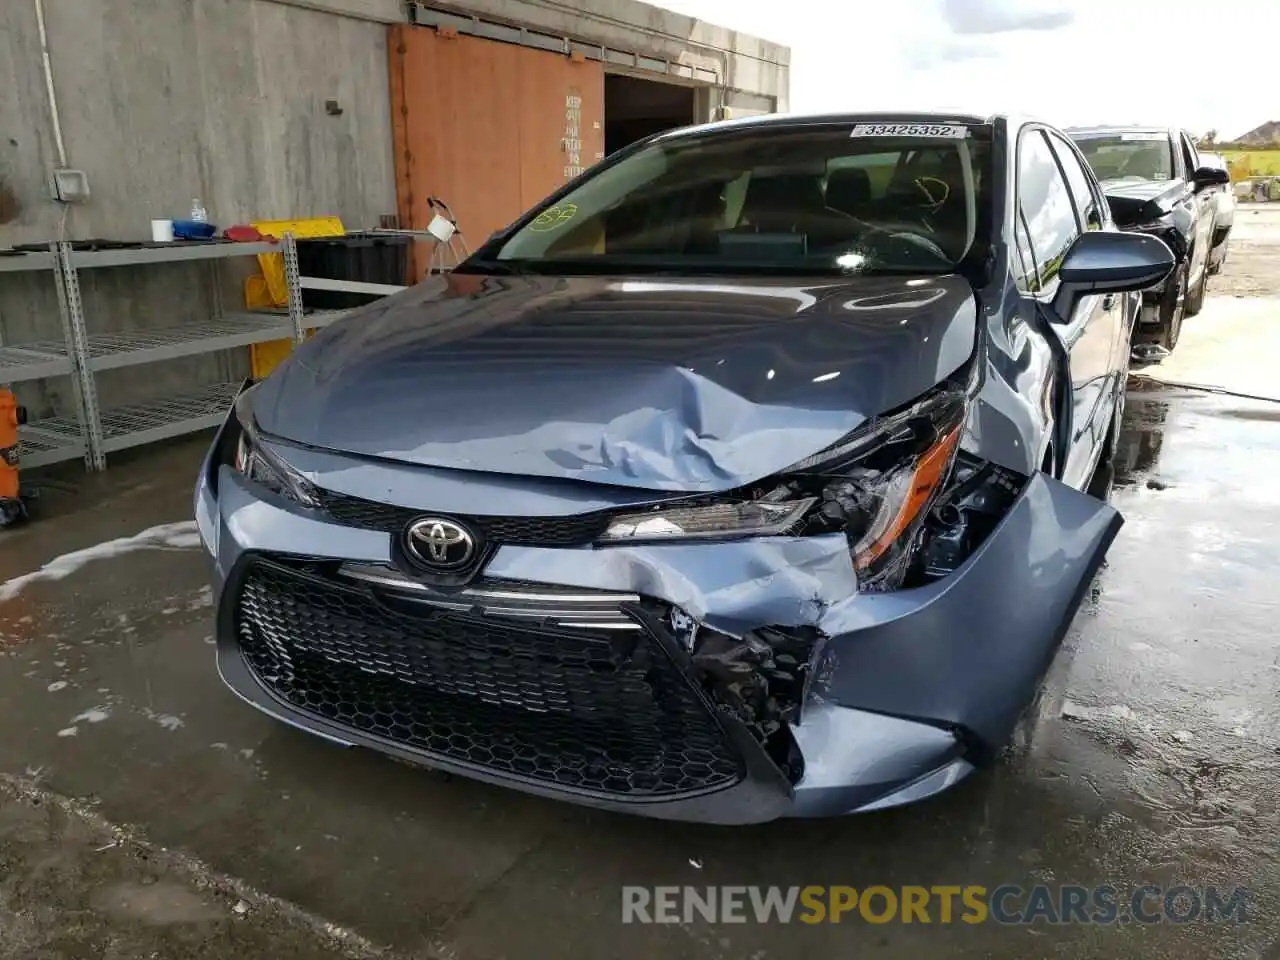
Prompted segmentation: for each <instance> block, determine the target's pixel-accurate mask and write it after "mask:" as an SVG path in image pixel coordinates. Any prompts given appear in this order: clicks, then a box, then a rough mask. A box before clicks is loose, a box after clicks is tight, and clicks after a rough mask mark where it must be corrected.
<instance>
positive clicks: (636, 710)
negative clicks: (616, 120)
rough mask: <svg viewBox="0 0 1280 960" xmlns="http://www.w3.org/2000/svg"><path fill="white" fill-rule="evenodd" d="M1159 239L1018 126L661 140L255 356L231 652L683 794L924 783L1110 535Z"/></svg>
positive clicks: (733, 804) (473, 760) (368, 743)
mask: <svg viewBox="0 0 1280 960" xmlns="http://www.w3.org/2000/svg"><path fill="white" fill-rule="evenodd" d="M463 213H464V217H465V211H464V212H463ZM1172 265H1173V257H1172V255H1171V253H1170V251H1169V249H1168V248H1167V247H1166V246H1165V245H1164V244H1163V243H1162V242H1161V241H1160V240H1159V239H1157V238H1154V237H1151V236H1145V235H1141V234H1126V233H1122V232H1119V231H1117V230H1116V229H1115V227H1114V225H1113V224H1112V222H1111V217H1110V213H1109V211H1108V208H1107V203H1106V200H1105V199H1104V198H1103V196H1102V194H1101V193H1100V191H1099V189H1098V184H1097V182H1096V181H1095V180H1094V177H1093V175H1092V173H1091V172H1090V170H1089V167H1088V166H1087V164H1086V163H1085V162H1084V161H1083V159H1082V158H1081V156H1080V154H1079V152H1078V151H1077V149H1076V148H1075V147H1074V146H1073V145H1072V143H1071V142H1070V141H1069V140H1068V139H1067V138H1066V137H1064V136H1063V135H1062V134H1061V133H1060V132H1058V131H1057V130H1055V129H1053V128H1051V127H1048V126H1045V125H1043V124H1039V123H1034V122H1030V121H1025V120H1019V119H1013V118H1008V117H992V118H984V117H976V116H934V115H909V116H903V115H841V116H822V117H807V118H805V117H802V118H792V117H770V118H762V119H755V120H749V121H731V122H728V123H723V124H715V125H710V126H705V127H696V128H690V129H687V130H682V131H676V132H672V133H667V134H662V135H659V136H657V137H654V138H651V139H649V140H647V141H644V142H642V143H640V144H637V145H635V146H633V147H630V148H628V149H626V150H624V151H622V152H620V153H618V154H617V155H615V156H613V157H610V158H609V160H608V161H606V162H604V163H601V164H599V165H597V166H596V167H595V168H594V169H592V170H590V171H588V172H587V173H586V174H584V175H583V176H581V177H579V178H578V179H576V180H574V181H573V182H572V183H570V184H568V185H567V186H565V187H564V188H563V189H562V190H560V191H559V192H558V193H556V194H555V195H553V196H552V197H550V198H549V199H548V200H546V201H545V202H544V203H542V204H541V205H540V206H538V207H537V208H535V209H533V210H531V211H530V212H529V213H528V214H527V215H525V216H523V217H521V218H520V219H519V220H518V221H516V222H515V223H513V224H512V225H511V226H510V227H508V228H506V229H505V230H503V231H502V232H500V233H499V234H497V235H495V236H494V237H492V238H491V239H490V240H489V241H488V242H487V243H486V244H485V245H484V246H483V247H482V248H481V249H479V250H478V251H477V252H476V253H475V254H474V255H473V256H472V257H470V258H469V259H468V260H467V261H466V262H465V263H463V264H462V265H461V266H459V267H458V268H457V269H456V270H455V271H453V272H452V273H451V274H450V275H448V276H447V277H444V278H441V277H433V278H429V279H428V280H426V281H424V282H423V283H420V284H418V285H416V286H414V287H411V288H409V289H408V290H406V291H404V292H403V293H400V294H397V295H395V296H392V297H389V298H386V299H384V300H381V301H378V302H376V303H374V304H371V305H369V306H367V307H364V308H361V309H358V310H355V311H353V312H352V313H351V314H349V315H348V316H346V317H345V318H344V319H342V320H341V321H340V322H338V323H336V324H334V325H332V326H330V327H328V328H327V329H325V330H323V331H322V332H321V333H319V334H318V335H317V336H315V337H314V338H313V339H312V340H310V341H309V342H307V343H306V344H305V345H303V346H301V347H300V348H299V349H297V350H296V351H295V352H294V353H293V355H292V356H291V357H290V358H289V359H288V360H287V361H286V362H285V363H284V364H283V365H282V366H281V367H279V368H278V369H277V370H276V371H275V372H274V373H273V374H272V375H271V376H270V377H268V378H266V379H265V380H263V381H261V382H259V383H256V384H247V385H246V389H245V390H243V391H242V393H241V395H240V397H239V399H238V401H237V403H236V404H235V408H234V411H233V412H232V414H231V415H230V416H229V417H228V418H227V421H226V423H225V424H224V425H223V427H222V428H221V430H220V432H219V433H218V436H217V438H216V440H215V441H214V443H213V446H212V449H211V450H210V452H209V455H208V458H207V460H206V462H205V463H204V465H203V467H202V469H201V472H200V476H199V481H198V486H197V490H196V503H195V505H196V515H197V519H198V522H199V527H200V531H201V534H202V537H203V540H204V543H205V545H206V547H207V549H208V551H209V553H210V554H211V555H212V557H213V560H214V567H215V582H216V596H217V658H218V666H219V669H220V671H221V674H222V677H223V678H224V680H225V681H226V683H227V684H228V685H229V686H230V687H231V689H233V690H234V691H235V692H236V693H237V694H239V695H240V696H241V697H242V698H243V699H244V700H246V701H248V702H249V703H250V704H252V705H254V706H255V707H258V708H259V709H261V710H263V711H265V712H266V713H268V714H271V715H272V716H274V717H276V718H278V719H280V720H282V721H284V722H286V723H290V724H293V725H295V726H297V727H300V728H302V729H304V730H308V731H311V732H313V733H316V734H319V735H321V736H323V737H325V738H327V739H328V740H331V741H334V742H336V743H339V744H343V745H347V746H361V747H367V748H372V749H375V750H380V751H383V752H385V753H388V754H391V755H394V756H396V757H398V758H401V759H404V760H408V761H411V762H415V763H419V764H423V765H426V766H430V767H434V768H437V769H441V770H446V771H452V772H455V773H459V774H464V775H467V776H471V777H475V778H478V779H481V780H486V781H489V782H491V783H495V784H502V785H505V786H508V787H515V788H517V789H521V790H526V791H529V792H531V793H537V794H543V795H547V796H553V797H559V798H563V799H566V800H573V801H577V802H580V803H584V804H591V805H594V806H598V807H605V808H609V809H613V810H621V811H627V812H633V813H640V814H646V815H649V816H655V817H667V818H680V819H690V820H703V821H711V822H720V823H744V822H753V821H762V820H769V819H773V818H776V817H780V816H815V815H831V814H842V813H847V812H851V811H856V810H866V809H873V808H878V807H885V806H891V805H895V804H900V803H905V802H908V801H911V800H915V799H918V798H922V797H925V796H928V795H930V794H934V793H936V792H938V791H940V790H942V789H945V788H946V787H948V786H950V785H951V784H954V783H956V782H957V781H959V780H961V779H963V778H964V777H965V776H966V775H967V774H969V773H970V772H971V771H972V770H974V769H975V768H976V767H978V766H980V765H982V764H985V763H990V762H991V761H992V760H993V758H995V757H996V756H997V755H998V753H999V752H1000V750H1001V748H1002V745H1003V744H1005V743H1006V742H1007V740H1008V739H1009V737H1010V736H1011V734H1012V732H1013V731H1014V729H1016V727H1017V725H1018V723H1019V720H1020V718H1021V717H1022V716H1023V715H1024V712H1025V711H1026V708H1027V705H1028V704H1029V703H1031V702H1032V701H1033V699H1034V697H1035V695H1036V692H1037V689H1038V687H1039V685H1040V684H1041V683H1042V678H1043V676H1044V673H1045V670H1046V668H1047V666H1048V664H1049V663H1050V661H1051V659H1052V657H1053V655H1054V652H1055V650H1056V649H1057V647H1058V645H1059V643H1060V641H1061V639H1062V636H1063V634H1064V632H1065V630H1066V629H1067V626H1068V625H1069V623H1070V621H1071V619H1072V616H1073V614H1074V612H1075V610H1076V608H1077V606H1078V604H1079V602H1080V599H1081V596H1082V594H1083V593H1084V592H1085V590H1086V589H1087V587H1088V585H1089V583H1090V581H1091V579H1092V577H1093V575H1094V573H1095V571H1096V570H1097V568H1098V565H1099V564H1100V562H1101V560H1102V558H1103V555H1104V553H1105V552H1106V550H1107V548H1108V546H1109V544H1110V542H1111V540H1112V538H1113V537H1114V536H1115V534H1116V532H1117V530H1118V528H1119V526H1120V522H1121V521H1120V517H1119V516H1118V514H1117V513H1116V511H1115V510H1114V509H1112V508H1111V507H1110V506H1108V505H1107V503H1106V502H1105V500H1104V499H1102V497H1104V496H1105V493H1106V489H1107V483H1106V475H1107V468H1108V465H1109V459H1110V457H1111V454H1112V450H1113V447H1114V445H1115V442H1116V435H1117V431H1118V427H1119V421H1120V411H1121V407H1122V399H1123V396H1124V385H1125V375H1126V365H1127V361H1128V356H1129V351H1128V340H1129V329H1130V326H1131V325H1132V323H1133V319H1134V309H1135V295H1134V293H1133V291H1138V290H1141V289H1143V288H1145V287H1149V286H1151V285H1152V284H1154V283H1158V282H1160V281H1161V280H1162V279H1163V278H1164V277H1165V276H1166V275H1167V274H1168V273H1169V271H1170V269H1171V268H1172Z"/></svg>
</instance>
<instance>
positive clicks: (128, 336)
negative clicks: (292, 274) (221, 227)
mask: <svg viewBox="0 0 1280 960" xmlns="http://www.w3.org/2000/svg"><path fill="white" fill-rule="evenodd" d="M279 251H280V245H279V244H277V243H275V242H260V243H220V242H208V241H197V242H192V243H180V244H172V245H168V244H166V245H157V246H151V247H123V248H119V249H107V250H74V249H72V247H71V245H70V244H68V243H62V244H59V245H58V248H57V260H58V262H59V264H60V266H61V273H62V277H63V281H62V282H63V286H64V287H65V289H66V301H67V307H68V309H67V316H68V321H69V322H68V324H67V326H68V328H69V329H68V331H67V339H68V345H69V348H70V350H69V352H70V355H71V359H72V363H73V367H74V368H75V373H76V376H77V379H78V382H79V387H80V394H81V407H82V422H83V423H84V425H85V430H84V457H85V464H86V466H87V467H88V468H89V469H90V470H103V469H105V468H106V455H107V454H108V453H113V452H115V451H118V450H123V449H125V448H127V447H133V446H137V445H139V444H144V443H153V442H155V441H156V440H163V439H166V438H168V437H176V436H180V435H182V434H184V433H192V432H195V431H197V430H203V429H205V428H207V427H211V426H216V425H217V424H218V423H219V422H221V420H222V418H223V417H224V416H225V415H226V411H227V408H228V406H229V405H230V403H231V400H232V398H234V396H235V390H236V386H237V385H235V384H226V383H219V384H213V385H207V386H202V387H199V388H196V389H194V390H189V391H183V392H181V393H178V394H172V395H168V396H162V397H158V398H156V399H154V400H149V401H146V402H143V403H134V404H129V405H127V406H124V407H118V408H113V409H108V410H100V409H99V407H98V391H97V385H96V383H95V381H94V375H95V374H96V373H98V372H99V371H101V370H117V369H120V368H122V367H131V366H136V365H139V364H145V363H157V362H160V361H163V360H173V359H175V358H178V357H190V356H196V355H199V354H204V353H213V352H216V351H219V350H227V349H230V348H234V347H242V346H247V345H249V344H252V343H260V342H262V341H265V340H274V339H278V338H281V337H288V336H293V337H294V338H295V339H298V338H300V336H301V331H298V330H296V329H294V328H293V327H292V325H291V324H290V318H289V317H288V316H284V315H281V314H276V313H270V312H265V311H264V312H262V313H254V312H242V313H232V314H222V313H221V312H220V311H218V315H215V316H213V317H211V318H210V319H209V320H207V321H204V322H202V323H187V324H180V325H177V326H172V327H161V328H157V329H150V330H133V331H118V332H114V333H106V334H92V335H91V334H89V333H88V331H87V329H86V326H85V318H84V308H83V306H82V304H81V302H80V280H79V273H80V271H81V270H96V269H107V268H110V267H124V266H147V265H151V264H167V263H192V262H197V261H208V262H211V263H216V262H217V261H220V260H224V259H226V258H228V257H248V256H256V255H258V254H264V253H278V252H279ZM215 289H217V285H216V284H215Z"/></svg>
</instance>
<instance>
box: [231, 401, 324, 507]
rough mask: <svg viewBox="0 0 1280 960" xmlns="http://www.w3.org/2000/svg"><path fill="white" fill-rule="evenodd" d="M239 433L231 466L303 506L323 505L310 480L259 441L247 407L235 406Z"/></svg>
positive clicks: (244, 475)
mask: <svg viewBox="0 0 1280 960" xmlns="http://www.w3.org/2000/svg"><path fill="white" fill-rule="evenodd" d="M236 419H237V420H238V422H239V426H240V431H239V436H238V437H237V438H236V445H235V454H234V458H233V460H232V463H231V466H232V467H234V468H235V471H236V472H237V473H239V474H240V475H241V476H243V477H245V478H247V479H249V480H252V481H253V482H254V483H257V484H260V485H261V486H263V487H266V488H267V489H268V490H270V491H271V492H272V493H275V494H278V495H279V496H282V497H286V498H288V499H290V500H293V501H295V502H296V503H300V504H302V505H303V506H304V507H318V506H320V499H319V497H318V496H317V495H316V491H315V487H313V486H312V484H311V481H309V480H308V479H307V478H306V477H304V476H303V475H302V474H300V473H299V472H298V471H297V470H295V469H294V468H293V467H291V466H289V464H287V463H285V462H284V461H283V460H282V459H280V458H279V457H278V456H276V455H275V454H273V453H272V452H271V451H270V450H269V449H267V447H266V445H265V444H263V443H262V442H261V440H260V439H259V438H258V434H257V430H256V428H255V427H254V424H253V414H252V413H251V412H250V411H249V409H248V406H247V404H240V403H238V404H237V405H236Z"/></svg>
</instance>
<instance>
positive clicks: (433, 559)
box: [405, 517, 476, 570]
mask: <svg viewBox="0 0 1280 960" xmlns="http://www.w3.org/2000/svg"><path fill="white" fill-rule="evenodd" d="M405 548H406V549H407V550H408V552H409V556H410V558H411V559H413V560H415V561H417V562H418V563H420V564H421V565H422V566H424V567H427V568H428V569H431V570H458V569H460V568H462V567H465V566H466V565H467V564H469V563H470V562H471V561H472V560H473V559H475V555H476V538H475V537H474V536H472V534H471V532H470V531H469V530H467V528H466V527H464V526H462V524H460V523H455V522H454V521H452V520H444V519H442V518H440V517H423V518H422V519H421V520H415V521H413V523H411V524H409V529H408V532H407V534H406V536H405Z"/></svg>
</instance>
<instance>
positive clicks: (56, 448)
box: [0, 244, 85, 467]
mask: <svg viewBox="0 0 1280 960" xmlns="http://www.w3.org/2000/svg"><path fill="white" fill-rule="evenodd" d="M30 272H39V273H45V272H48V273H50V274H51V275H52V276H53V277H54V279H55V282H56V285H57V291H58V312H59V314H60V315H61V318H62V324H63V329H64V331H65V329H66V326H67V313H66V310H67V305H66V299H65V297H64V295H63V286H62V276H61V273H60V271H59V259H58V254H57V252H56V251H55V249H54V248H53V245H52V244H51V245H50V249H49V250H48V251H33V252H30V253H22V254H12V255H5V256H2V257H0V274H4V273H30ZM72 373H74V363H73V361H72V358H71V354H70V350H69V349H68V346H67V343H66V341H65V339H64V340H63V341H62V342H58V341H56V340H42V341H39V342H35V343H18V344H8V345H3V346H0V384H14V383H23V382H26V381H30V380H43V379H45V378H46V377H63V376H70V375H71V374H72ZM78 400H79V392H78V390H77V401H78ZM77 406H79V404H78V402H77ZM83 433H84V430H83V427H82V424H81V422H80V421H79V420H78V419H77V418H76V417H74V416H73V417H49V418H46V419H44V420H37V421H33V422H32V423H28V424H24V425H23V427H22V428H21V429H20V430H19V432H18V456H19V458H20V460H21V462H22V463H23V464H26V465H27V466H33V467H38V466H42V465H44V464H47V463H57V462H58V461H59V460H72V459H74V458H76V457H78V456H82V455H83V453H84V449H85V447H84V441H83V439H82V437H83Z"/></svg>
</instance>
